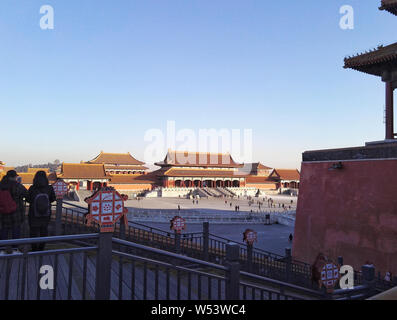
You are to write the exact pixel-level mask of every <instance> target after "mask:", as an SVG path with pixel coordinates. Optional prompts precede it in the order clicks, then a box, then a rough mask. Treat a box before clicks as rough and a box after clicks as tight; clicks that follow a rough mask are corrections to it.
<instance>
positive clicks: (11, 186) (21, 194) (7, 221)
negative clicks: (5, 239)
mask: <svg viewBox="0 0 397 320" xmlns="http://www.w3.org/2000/svg"><path fill="white" fill-rule="evenodd" d="M0 189H1V190H8V191H9V192H10V194H11V197H12V198H13V199H14V201H15V203H16V205H17V210H16V211H15V212H13V213H9V214H0V229H4V228H7V229H8V228H14V227H19V226H21V224H22V223H23V221H24V218H25V213H26V207H25V203H24V199H25V198H26V197H27V196H28V191H27V190H26V188H25V187H24V186H23V185H22V184H20V183H18V182H16V181H14V180H9V179H7V178H6V179H3V180H2V181H1V182H0Z"/></svg>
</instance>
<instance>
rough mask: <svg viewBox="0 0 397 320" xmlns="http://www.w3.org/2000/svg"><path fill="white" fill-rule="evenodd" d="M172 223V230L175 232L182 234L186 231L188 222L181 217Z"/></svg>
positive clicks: (174, 219) (175, 218)
mask: <svg viewBox="0 0 397 320" xmlns="http://www.w3.org/2000/svg"><path fill="white" fill-rule="evenodd" d="M170 222H171V226H170V229H171V230H174V231H175V232H176V233H181V232H182V230H185V229H186V220H185V219H183V218H182V217H180V216H175V217H174V218H172V220H171V221H170Z"/></svg>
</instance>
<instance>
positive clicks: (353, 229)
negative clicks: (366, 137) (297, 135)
mask: <svg viewBox="0 0 397 320" xmlns="http://www.w3.org/2000/svg"><path fill="white" fill-rule="evenodd" d="M334 163H335V161H332V162H303V164H302V172H301V185H300V194H299V201H298V208H297V219H296V224H295V236H294V243H293V256H294V257H295V258H296V259H299V260H303V261H306V262H308V263H311V264H312V263H313V262H314V260H315V257H316V256H317V254H318V253H319V252H323V253H324V254H326V255H328V256H329V257H332V258H333V259H336V258H337V257H338V256H342V257H343V258H344V263H345V264H349V265H352V266H354V268H355V269H359V268H360V267H361V266H362V265H363V264H365V263H366V262H367V261H370V262H372V263H374V265H375V268H376V270H377V271H380V272H382V274H384V273H385V272H387V271H390V272H392V273H393V274H394V275H397V160H381V159H380V160H363V161H359V160H357V161H356V160H353V161H342V163H343V168H342V169H340V170H338V169H336V170H329V168H330V167H331V166H332V164H334Z"/></svg>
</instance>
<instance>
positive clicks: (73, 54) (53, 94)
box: [0, 0, 397, 168]
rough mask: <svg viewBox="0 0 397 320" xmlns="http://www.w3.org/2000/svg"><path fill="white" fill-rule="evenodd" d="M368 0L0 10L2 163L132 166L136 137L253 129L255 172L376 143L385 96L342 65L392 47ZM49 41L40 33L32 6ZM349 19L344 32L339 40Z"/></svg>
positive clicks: (140, 148) (387, 23) (389, 19)
mask: <svg viewBox="0 0 397 320" xmlns="http://www.w3.org/2000/svg"><path fill="white" fill-rule="evenodd" d="M379 3H380V0H379V1H377V0H371V1H368V0H366V1H363V0H343V1H338V0H328V1H319V0H302V1H296V0H285V1H269V0H162V1H160V0H117V1H110V0H84V1H81V0H79V1H77V0H68V1H65V0H2V1H1V2H0V108H1V136H2V137H1V144H0V146H1V147H0V160H3V161H5V162H6V163H7V164H8V165H19V164H26V163H33V164H35V163H41V162H48V161H53V160H54V159H60V160H62V161H66V162H78V161H80V160H89V159H90V158H93V157H94V156H96V154H97V153H98V152H99V151H100V150H104V151H108V152H127V151H129V152H131V153H132V154H133V155H135V156H136V157H138V158H140V159H142V158H143V153H144V149H145V147H146V146H147V142H145V141H144V139H143V137H144V134H145V132H146V130H148V129H151V128H159V129H162V130H165V127H166V121H167V120H174V121H176V127H177V129H183V128H191V129H193V130H198V129H200V128H215V129H221V128H229V129H245V128H248V129H252V130H253V138H254V141H253V142H254V147H255V150H254V160H257V161H261V162H263V163H265V164H267V165H271V166H276V167H297V168H298V167H300V160H301V153H302V152H303V151H305V150H311V149H318V148H329V147H344V146H356V145H363V144H364V142H365V141H373V140H380V139H382V138H383V136H384V126H383V107H384V86H383V83H382V82H381V81H380V80H379V79H378V78H376V77H372V76H369V75H365V74H360V73H359V72H355V71H351V70H344V69H343V68H342V67H343V58H344V57H345V56H346V55H350V54H353V53H356V52H361V51H364V50H366V49H370V48H373V47H375V46H377V45H378V44H381V43H384V44H388V43H391V42H394V41H396V40H397V39H396V32H395V30H396V27H397V18H396V17H394V16H392V15H391V14H388V13H385V12H380V11H378V9H377V8H378V6H379ZM46 4H49V5H52V6H53V8H54V10H55V29H54V30H47V31H43V30H41V29H40V27H39V20H40V18H41V15H40V13H39V10H40V7H41V6H42V5H46ZM344 4H349V5H352V6H353V8H354V9H355V29H354V30H342V29H340V28H339V20H340V17H341V15H340V14H339V8H340V7H341V6H342V5H344Z"/></svg>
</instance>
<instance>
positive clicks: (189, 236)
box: [54, 203, 395, 291]
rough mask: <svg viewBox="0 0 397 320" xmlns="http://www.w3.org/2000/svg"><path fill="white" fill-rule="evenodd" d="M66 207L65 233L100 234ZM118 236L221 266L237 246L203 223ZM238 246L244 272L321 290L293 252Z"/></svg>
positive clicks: (128, 230)
mask: <svg viewBox="0 0 397 320" xmlns="http://www.w3.org/2000/svg"><path fill="white" fill-rule="evenodd" d="M65 204H66V205H67V206H68V207H65V206H63V209H62V216H63V219H62V221H63V222H64V223H63V225H64V227H63V231H62V234H74V233H87V232H98V228H97V227H96V226H87V225H85V214H86V213H87V208H84V207H80V206H76V205H74V204H71V203H65ZM54 220H56V218H54ZM114 236H115V237H119V238H121V239H125V240H128V241H133V242H137V243H141V244H144V245H147V246H150V247H154V248H159V249H163V250H167V251H171V252H175V253H179V254H183V255H185V256H189V257H193V258H198V259H201V260H205V261H208V262H212V263H217V264H220V265H223V264H224V262H225V257H226V246H227V245H228V244H229V243H232V242H233V243H235V241H232V240H230V239H226V238H223V237H220V236H217V235H214V234H211V233H209V224H208V222H204V223H203V231H202V232H194V233H183V234H180V235H179V234H177V233H174V232H172V231H164V230H162V229H159V228H155V227H150V226H147V225H144V224H141V223H136V222H131V221H129V222H128V225H126V226H124V225H123V224H118V225H117V226H116V231H115V233H114ZM238 244H239V247H240V249H239V250H240V252H239V262H240V266H241V269H242V270H243V271H246V272H250V273H253V274H257V275H260V276H264V277H268V278H272V279H276V280H280V281H285V282H288V283H291V284H295V285H299V286H302V287H306V288H309V289H314V290H317V291H319V289H318V285H317V284H314V283H312V280H311V266H310V265H309V264H307V263H304V262H301V261H298V260H296V259H293V258H292V257H291V251H290V250H289V249H287V250H286V254H285V256H282V255H279V254H275V253H272V252H268V251H265V250H261V249H258V248H254V247H253V246H249V245H247V244H244V243H238ZM355 284H357V285H361V284H362V279H361V273H360V272H357V271H356V272H355ZM393 285H395V284H393V283H391V282H386V281H384V280H382V279H380V277H379V278H378V279H377V281H376V286H377V288H378V289H381V290H387V289H389V288H391V287H393Z"/></svg>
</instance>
